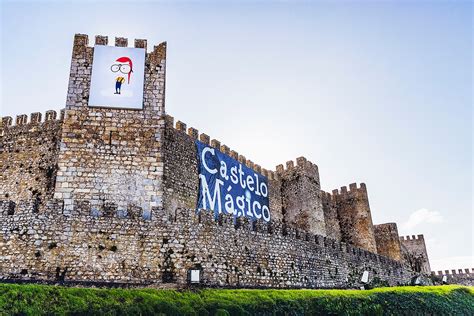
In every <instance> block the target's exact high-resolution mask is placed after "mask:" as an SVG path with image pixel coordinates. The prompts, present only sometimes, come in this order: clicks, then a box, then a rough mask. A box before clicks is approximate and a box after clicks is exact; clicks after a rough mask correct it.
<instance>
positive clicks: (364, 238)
mask: <svg viewBox="0 0 474 316" xmlns="http://www.w3.org/2000/svg"><path fill="white" fill-rule="evenodd" d="M326 198H328V197H326ZM331 198H332V199H334V204H335V206H336V210H337V216H338V218H339V226H340V229H341V240H342V241H344V242H347V243H350V244H353V245H356V246H358V247H361V248H363V249H366V250H368V251H371V252H377V246H376V243H375V235H374V225H373V223H372V214H371V212H370V206H369V197H368V194H367V187H366V185H365V183H361V184H360V188H359V187H357V184H356V183H352V184H350V185H349V190H347V187H345V186H344V187H341V190H340V191H339V190H333V191H332V195H331Z"/></svg>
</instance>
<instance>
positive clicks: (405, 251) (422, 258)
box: [400, 235, 431, 274]
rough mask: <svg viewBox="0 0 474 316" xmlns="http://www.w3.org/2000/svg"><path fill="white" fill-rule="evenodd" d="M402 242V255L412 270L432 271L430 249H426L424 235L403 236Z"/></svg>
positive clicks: (426, 272)
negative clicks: (429, 257)
mask: <svg viewBox="0 0 474 316" xmlns="http://www.w3.org/2000/svg"><path fill="white" fill-rule="evenodd" d="M400 244H401V250H402V256H403V259H404V260H405V262H406V263H408V264H409V265H410V266H411V268H412V270H413V271H415V272H421V273H425V274H430V273H431V268H430V261H429V259H428V251H427V250H426V244H425V238H424V236H423V235H418V236H415V235H412V236H411V238H410V236H406V237H404V236H401V237H400Z"/></svg>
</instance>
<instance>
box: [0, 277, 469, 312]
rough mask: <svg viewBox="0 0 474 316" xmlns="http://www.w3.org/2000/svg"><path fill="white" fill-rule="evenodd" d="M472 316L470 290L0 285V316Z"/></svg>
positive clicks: (451, 288)
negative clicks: (177, 289)
mask: <svg viewBox="0 0 474 316" xmlns="http://www.w3.org/2000/svg"><path fill="white" fill-rule="evenodd" d="M254 314H257V315H474V287H462V286H454V285H449V286H427V287H411V286H407V287H395V288H377V289H373V290H367V291H359V290H245V289H242V290H221V289H205V290H199V291H174V290H158V289H151V288H144V289H112V288H107V289H98V288H79V287H62V286H50V285H19V284H0V315H254Z"/></svg>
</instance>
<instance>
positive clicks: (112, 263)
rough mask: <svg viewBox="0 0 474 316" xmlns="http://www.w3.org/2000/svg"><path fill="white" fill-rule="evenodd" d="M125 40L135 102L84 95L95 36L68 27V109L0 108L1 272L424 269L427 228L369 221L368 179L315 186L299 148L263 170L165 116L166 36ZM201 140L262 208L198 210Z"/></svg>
mask: <svg viewBox="0 0 474 316" xmlns="http://www.w3.org/2000/svg"><path fill="white" fill-rule="evenodd" d="M107 44H108V38H107V37H104V36H96V37H95V45H96V46H95V47H98V46H101V45H102V46H106V45H107ZM115 46H116V47H127V46H128V40H127V39H125V38H115ZM134 47H135V48H143V49H145V62H144V84H143V106H142V108H141V109H125V108H109V107H91V106H89V104H88V101H89V94H90V89H91V74H92V65H93V56H94V47H91V46H89V40H88V36H87V35H82V34H76V35H75V38H74V47H73V53H72V61H71V69H70V78H69V86H68V94H67V101H66V108H65V110H62V111H61V113H60V114H59V116H58V115H57V113H56V112H55V111H47V112H46V114H45V117H44V119H43V118H42V115H41V113H33V114H31V116H30V119H29V120H28V117H27V116H26V115H19V116H17V117H16V120H15V124H13V122H12V121H13V120H12V118H11V117H3V118H2V126H1V129H0V141H1V145H0V146H1V147H0V161H1V170H2V172H1V175H0V197H1V198H0V199H1V201H0V218H1V230H0V250H1V254H0V279H3V280H34V281H51V282H56V281H64V282H91V283H126V284H141V285H142V284H153V285H157V286H161V285H163V286H164V285H173V286H177V287H185V286H188V285H190V284H194V283H196V284H201V285H203V286H223V287H274V288H353V287H360V286H362V285H364V284H367V283H369V284H371V283H372V284H376V283H380V284H387V285H397V284H408V283H410V281H412V280H413V278H414V277H417V276H420V275H429V273H430V266H429V260H428V255H427V251H426V246H425V242H424V238H423V236H422V235H418V236H417V237H415V236H412V238H410V237H406V238H404V237H399V235H398V230H397V225H396V224H395V223H387V224H380V225H374V224H373V223H372V217H371V210H370V206H369V199H368V193H367V188H366V185H365V184H363V183H362V184H360V185H357V184H355V183H354V184H350V185H349V188H347V187H346V186H343V187H342V188H341V189H340V190H333V191H332V193H328V192H323V191H322V190H321V185H320V179H319V172H318V167H317V166H316V165H315V164H313V163H311V162H310V161H308V160H307V159H305V158H303V157H300V158H297V159H296V162H294V161H288V162H286V165H285V166H283V165H279V166H277V167H276V170H274V171H270V170H266V169H263V168H261V167H260V166H259V165H258V164H255V163H254V162H252V161H251V160H249V159H246V158H245V157H244V156H243V155H241V154H239V153H237V152H236V151H234V150H231V149H230V148H229V147H227V146H226V145H224V144H223V143H221V142H220V141H218V140H216V139H212V140H211V138H210V137H209V136H208V135H206V134H204V133H199V132H198V130H196V129H195V128H193V127H189V128H188V127H187V125H186V124H185V123H183V122H180V121H177V122H176V123H175V122H174V119H173V117H171V116H169V115H167V114H166V112H165V82H166V80H165V75H166V43H161V44H159V45H158V46H155V47H154V48H153V50H151V52H146V48H147V41H146V40H135V43H134ZM197 143H198V144H201V145H202V146H203V147H205V148H211V149H215V150H216V151H217V152H219V153H220V154H222V155H224V156H225V157H228V159H230V160H229V161H233V162H234V163H236V164H239V165H241V166H244V167H246V168H248V169H247V170H251V172H252V173H255V177H256V179H257V180H258V179H260V177H261V179H264V180H265V187H266V190H267V191H266V193H265V196H266V197H267V198H268V206H269V213H268V220H262V219H258V220H255V219H254V218H249V217H246V216H243V215H242V216H236V214H226V212H224V211H220V210H219V212H212V211H209V210H205V209H201V210H198V211H196V209H197V201H198V200H199V194H200V186H201V180H200V176H199V163H200V162H199V158H198V149H197V146H196V144H197ZM257 175H258V177H259V178H257ZM253 181H254V180H252V182H250V180H248V182H247V184H248V185H249V187H250V183H252V184H253ZM207 193H209V192H207ZM249 205H250V202H249ZM262 209H263V208H262ZM242 210H243V209H242ZM254 211H255V205H254ZM270 215H271V218H270Z"/></svg>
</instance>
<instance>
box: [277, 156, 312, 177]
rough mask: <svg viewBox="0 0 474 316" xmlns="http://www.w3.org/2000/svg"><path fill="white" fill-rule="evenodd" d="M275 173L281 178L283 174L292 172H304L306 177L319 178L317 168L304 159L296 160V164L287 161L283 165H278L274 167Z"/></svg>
mask: <svg viewBox="0 0 474 316" xmlns="http://www.w3.org/2000/svg"><path fill="white" fill-rule="evenodd" d="M275 170H276V171H275V173H276V175H277V176H279V177H282V176H283V175H284V174H285V173H286V174H288V173H291V172H294V171H305V174H307V175H317V176H318V178H319V170H318V166H317V165H316V164H314V163H312V162H311V161H309V160H308V159H306V158H305V157H298V158H296V163H295V161H293V160H289V161H287V162H286V163H285V165H283V164H279V165H278V166H276V167H275Z"/></svg>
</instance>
